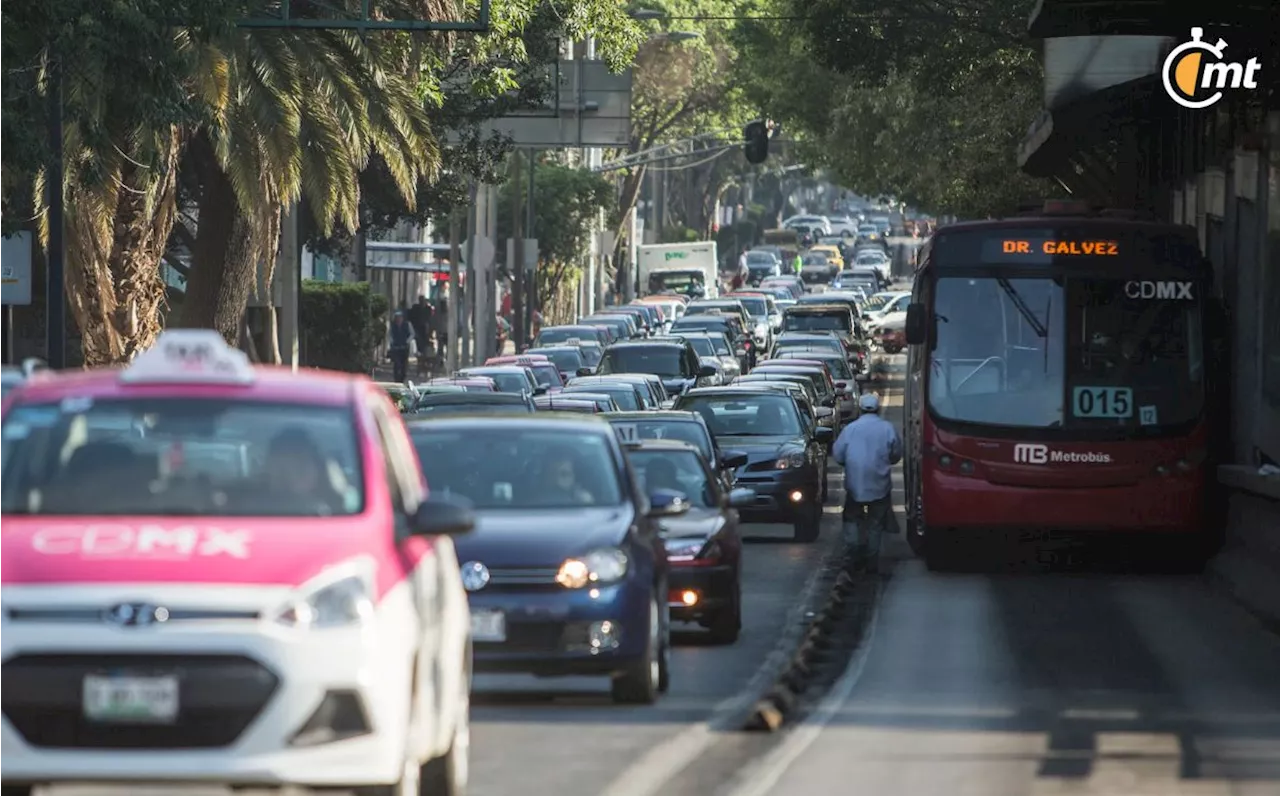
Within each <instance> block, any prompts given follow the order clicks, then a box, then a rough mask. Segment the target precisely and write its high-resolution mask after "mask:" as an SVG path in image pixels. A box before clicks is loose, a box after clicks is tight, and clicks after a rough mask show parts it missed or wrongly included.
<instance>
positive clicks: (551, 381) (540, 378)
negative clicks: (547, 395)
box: [528, 362, 560, 387]
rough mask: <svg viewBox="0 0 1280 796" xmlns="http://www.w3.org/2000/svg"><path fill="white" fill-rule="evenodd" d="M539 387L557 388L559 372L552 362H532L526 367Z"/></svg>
mask: <svg viewBox="0 0 1280 796" xmlns="http://www.w3.org/2000/svg"><path fill="white" fill-rule="evenodd" d="M528 368H529V370H531V371H533V378H534V381H536V382H537V383H538V386H539V387H559V386H560V371H559V370H558V369H557V368H556V366H555V363H553V362H534V363H533V364H532V365H529V366H528Z"/></svg>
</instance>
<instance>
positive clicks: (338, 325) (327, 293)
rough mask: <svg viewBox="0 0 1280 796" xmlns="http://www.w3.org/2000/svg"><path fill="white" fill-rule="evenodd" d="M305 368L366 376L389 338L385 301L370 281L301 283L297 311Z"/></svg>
mask: <svg viewBox="0 0 1280 796" xmlns="http://www.w3.org/2000/svg"><path fill="white" fill-rule="evenodd" d="M298 315H299V319H298V322H299V326H300V332H301V335H300V336H301V340H299V348H300V349H301V351H300V355H301V359H302V363H303V364H304V365H307V366H308V367H313V368H326V369H328V370H345V371H348V372H351V373H368V372H370V371H371V370H372V369H373V366H374V364H375V363H374V353H375V351H376V350H377V348H378V346H379V345H380V344H381V343H382V341H383V340H384V339H385V338H386V335H387V300H386V299H385V298H384V297H382V296H380V295H377V294H375V293H371V292H370V291H369V283H367V282H321V281H316V280H310V279H308V280H306V281H304V282H303V283H302V303H301V305H300V306H299V308H298Z"/></svg>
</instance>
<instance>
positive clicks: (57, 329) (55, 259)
mask: <svg viewBox="0 0 1280 796" xmlns="http://www.w3.org/2000/svg"><path fill="white" fill-rule="evenodd" d="M50 56H51V57H50V58H49V62H48V67H47V70H46V74H45V88H44V90H45V98H46V99H47V100H48V103H49V120H48V121H49V163H48V167H47V173H46V174H45V178H44V186H45V187H44V190H45V205H46V207H47V211H48V213H49V245H48V248H47V250H46V253H45V277H44V302H45V308H44V318H45V321H44V324H45V325H44V339H45V361H46V362H48V363H49V367H50V368H52V369H53V370H61V369H63V368H65V367H66V366H67V321H66V314H67V295H66V272H65V271H64V270H63V237H62V235H63V195H62V183H63V174H62V64H61V63H59V61H58V57H59V56H58V54H57V53H56V52H51V53H50Z"/></svg>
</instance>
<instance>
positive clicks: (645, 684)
mask: <svg viewBox="0 0 1280 796" xmlns="http://www.w3.org/2000/svg"><path fill="white" fill-rule="evenodd" d="M409 431H410V434H411V435H412V438H413V443H414V447H415V448H416V449H417V452H418V459H419V461H420V462H421V464H422V470H423V473H424V474H425V475H426V479H427V486H428V488H429V489H430V490H431V493H432V494H433V495H437V496H441V497H449V498H453V499H455V500H460V501H465V502H467V503H469V504H470V506H471V507H472V508H473V510H474V512H475V519H476V525H475V531H474V532H473V533H472V534H470V535H468V536H466V537H465V538H464V537H459V538H458V539H457V540H456V541H455V545H456V547H457V554H458V560H459V561H460V562H462V582H463V585H464V586H465V587H466V589H467V591H468V593H469V597H470V601H471V632H472V642H473V646H474V650H475V653H474V654H475V671H477V672H520V673H529V674H534V675H538V676H543V677H554V676H560V675H602V676H607V677H609V678H610V680H611V682H612V694H613V699H614V701H615V702H622V703H651V702H653V701H655V700H656V699H657V696H658V694H659V693H661V692H663V691H665V690H666V689H667V684H668V677H669V671H670V666H669V658H670V648H671V644H670V621H669V617H668V611H667V604H666V600H667V590H668V576H667V556H666V548H665V545H664V543H663V541H662V538H661V536H660V534H659V528H658V522H659V520H660V519H661V518H663V517H671V516H675V515H679V514H683V513H685V512H687V511H688V508H689V504H688V502H687V501H686V500H685V499H684V498H683V496H682V495H681V494H680V493H677V492H670V491H665V490H664V491H659V492H655V493H654V494H653V495H645V494H642V493H641V492H640V489H639V487H638V485H637V480H636V478H635V476H634V474H633V473H632V471H631V468H630V465H629V464H628V462H627V459H626V457H625V456H624V455H623V452H622V448H621V447H620V445H619V443H618V440H617V437H616V436H615V434H614V432H613V428H612V426H610V425H609V423H607V422H606V421H604V420H600V419H596V418H593V417H588V416H583V415H573V414H561V413H546V414H539V415H529V416H524V417H515V416H512V417H497V416H489V417H484V418H463V417H446V418H440V419H438V420H425V421H417V420H416V419H415V420H413V421H411V422H410V423H409Z"/></svg>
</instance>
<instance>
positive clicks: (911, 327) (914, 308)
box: [904, 302, 929, 345]
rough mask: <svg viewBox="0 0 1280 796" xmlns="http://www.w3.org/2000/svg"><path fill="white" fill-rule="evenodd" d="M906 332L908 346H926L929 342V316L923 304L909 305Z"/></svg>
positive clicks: (914, 303)
mask: <svg viewBox="0 0 1280 796" xmlns="http://www.w3.org/2000/svg"><path fill="white" fill-rule="evenodd" d="M904 331H905V332H906V335H907V345H924V344H925V343H926V342H928V339H929V326H928V315H927V313H926V312H925V308H924V305H923V304H920V303H916V302H913V303H911V304H908V305H907V319H906V325H905V328H904Z"/></svg>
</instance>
